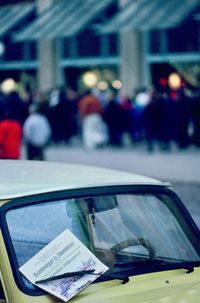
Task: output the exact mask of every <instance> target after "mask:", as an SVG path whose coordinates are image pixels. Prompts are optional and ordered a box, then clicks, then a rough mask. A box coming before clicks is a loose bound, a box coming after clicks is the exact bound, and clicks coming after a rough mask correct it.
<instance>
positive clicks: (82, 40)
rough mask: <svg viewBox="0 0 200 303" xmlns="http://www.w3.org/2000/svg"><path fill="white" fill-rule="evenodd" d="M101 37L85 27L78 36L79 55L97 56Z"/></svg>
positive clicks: (99, 50) (99, 51)
mask: <svg viewBox="0 0 200 303" xmlns="http://www.w3.org/2000/svg"><path fill="white" fill-rule="evenodd" d="M100 39H101V37H100V36H99V35H96V34H95V33H94V32H93V31H92V30H90V29H86V30H85V31H84V32H82V33H81V34H80V35H79V36H78V54H79V56H99V55H100V53H101V41H100Z"/></svg>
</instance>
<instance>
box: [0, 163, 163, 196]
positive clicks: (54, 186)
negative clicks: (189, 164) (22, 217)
mask: <svg viewBox="0 0 200 303" xmlns="http://www.w3.org/2000/svg"><path fill="white" fill-rule="evenodd" d="M38 164H39V167H40V168H39V170H38ZM0 167H1V170H0V200H3V199H4V200H5V199H11V198H12V199H13V198H17V197H23V196H28V195H35V194H39V193H47V192H53V191H60V190H68V189H78V188H88V187H103V186H111V185H125V184H126V185H131V184H132V185H136V184H140V185H142V184H145V185H146V184H149V185H164V184H163V183H162V182H160V181H158V180H155V179H152V178H148V177H144V176H139V175H134V174H130V173H126V172H119V171H115V170H112V169H106V168H97V167H92V166H86V165H77V164H64V165H63V164H62V163H53V162H51V163H50V162H39V163H38V162H37V161H22V160H20V161H17V160H0Z"/></svg>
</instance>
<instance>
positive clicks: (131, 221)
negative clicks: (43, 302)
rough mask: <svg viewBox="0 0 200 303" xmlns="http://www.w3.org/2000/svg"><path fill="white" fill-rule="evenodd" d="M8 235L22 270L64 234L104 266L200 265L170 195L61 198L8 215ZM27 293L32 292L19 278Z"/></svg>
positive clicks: (192, 238)
mask: <svg viewBox="0 0 200 303" xmlns="http://www.w3.org/2000/svg"><path fill="white" fill-rule="evenodd" d="M6 221H7V225H8V231H9V233H10V237H11V241H12V244H13V248H14V253H15V255H16V258H17V262H18V267H20V266H22V265H23V264H24V263H25V262H27V261H28V260H29V259H30V258H31V257H33V256H34V255H35V254H36V253H37V252H39V251H40V250H41V249H42V248H43V247H44V246H45V245H47V244H48V243H49V242H50V241H52V240H53V239H54V238H56V237H57V236H58V235H59V234H60V233H62V232H63V231H64V230H65V229H67V228H68V229H70V230H71V232H72V233H74V234H75V236H77V237H78V239H79V240H80V241H82V242H83V243H84V244H85V245H86V246H87V247H88V248H89V249H90V250H91V251H92V252H93V253H94V254H95V255H96V256H97V257H98V258H99V259H100V260H101V261H102V262H103V263H104V264H105V265H107V266H108V267H109V268H110V271H112V270H114V268H115V264H116V262H118V261H119V262H125V263H126V262H128V261H134V260H136V261H137V260H139V259H141V258H145V259H157V258H160V259H164V260H168V261H170V262H171V261H172V262H185V261H200V256H199V244H198V242H197V239H196V237H195V235H194V234H193V233H192V231H191V229H190V227H188V225H187V224H186V222H185V220H184V218H183V217H182V215H181V214H180V212H179V210H178V208H177V207H176V203H175V201H174V200H173V198H172V196H168V195H158V194H157V195H156V194H148V193H146V194H119V195H102V196H87V197H82V198H71V199H62V200H55V201H49V202H41V203H37V204H32V205H27V206H23V207H18V208H13V209H10V210H8V211H7V213H6ZM24 283H25V285H26V286H27V287H28V288H32V289H33V288H34V287H33V286H32V285H31V283H30V282H28V281H27V280H26V279H24Z"/></svg>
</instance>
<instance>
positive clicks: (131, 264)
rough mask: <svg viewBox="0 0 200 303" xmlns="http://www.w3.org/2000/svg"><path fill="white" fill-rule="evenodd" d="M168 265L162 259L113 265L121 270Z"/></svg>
mask: <svg viewBox="0 0 200 303" xmlns="http://www.w3.org/2000/svg"><path fill="white" fill-rule="evenodd" d="M163 263H165V264H168V263H166V261H164V260H162V259H145V260H138V261H131V262H126V263H124V262H122V263H120V262H117V263H115V264H114V266H115V267H121V268H125V267H132V266H134V268H138V267H143V266H146V265H160V264H163Z"/></svg>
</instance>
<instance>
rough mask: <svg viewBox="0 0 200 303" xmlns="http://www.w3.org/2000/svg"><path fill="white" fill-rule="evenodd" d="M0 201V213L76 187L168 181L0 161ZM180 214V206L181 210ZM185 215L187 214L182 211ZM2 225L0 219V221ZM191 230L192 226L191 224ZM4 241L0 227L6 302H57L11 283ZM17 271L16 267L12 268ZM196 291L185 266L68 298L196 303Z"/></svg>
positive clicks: (195, 276)
mask: <svg viewBox="0 0 200 303" xmlns="http://www.w3.org/2000/svg"><path fill="white" fill-rule="evenodd" d="M0 167H1V170H0V205H1V206H3V207H1V215H2V216H5V212H6V210H7V209H8V208H9V207H10V206H11V207H17V206H18V205H20V203H22V205H23V204H24V203H25V204H27V205H28V203H37V202H40V201H45V200H48V199H49V200H51V198H52V197H55V198H57V197H58V195H60V197H62V195H65V196H66V195H67V193H69V195H70V192H71V191H73V192H75V191H77V195H80V193H81V192H83V193H84V194H85V193H87V192H89V193H90V192H92V189H97V190H96V193H98V194H99V193H101V192H103V189H105V188H106V190H105V191H107V192H109V191H110V190H111V189H112V188H113V191H114V190H116V188H119V187H121V188H122V190H123V188H125V187H129V188H131V187H132V188H133V189H136V188H141V190H142V191H143V190H145V187H146V188H147V189H151V188H152V190H153V189H155V188H158V189H160V188H162V189H163V190H168V184H165V183H162V182H160V181H158V180H154V179H151V178H148V177H144V176H139V175H133V174H129V173H125V172H118V171H115V170H110V169H105V168H96V167H90V166H83V165H74V164H62V163H52V162H51V163H49V162H37V161H21V160H20V161H14V160H12V161H10V160H6V161H4V160H0ZM183 212H184V210H183ZM186 215H187V214H186ZM1 224H2V223H1ZM192 224H193V223H192V221H191V228H192V229H195V228H196V227H194V226H193V225H192ZM8 242H9V241H8V239H6V235H5V233H4V230H3V227H2V230H1V231H0V260H1V262H0V278H1V281H2V284H3V288H4V293H5V296H6V301H5V300H1V299H0V302H6V303H34V302H37V303H53V302H61V301H60V300H58V299H56V298H55V297H53V296H51V295H48V294H43V295H33V296H32V295H31V294H29V295H28V294H26V293H25V292H23V291H22V290H21V289H20V288H19V287H18V286H17V285H18V284H17V281H16V276H15V274H14V271H13V269H12V266H11V261H10V252H9V248H8ZM17 270H18V269H17ZM199 289H200V268H194V271H193V272H191V273H186V270H185V269H178V270H174V269H173V270H167V271H161V272H154V273H146V274H140V275H135V276H131V277H130V278H129V282H128V283H125V284H122V281H120V280H117V279H114V280H110V281H106V282H99V283H95V284H91V285H89V286H88V287H87V288H86V289H84V290H83V291H82V292H81V293H79V294H77V295H76V296H75V297H74V298H72V299H71V300H70V302H79V303H90V302H91V303H102V302H104V303H108V302H109V303H110V302H113V303H132V302H134V303H191V302H192V303H198V302H199Z"/></svg>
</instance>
